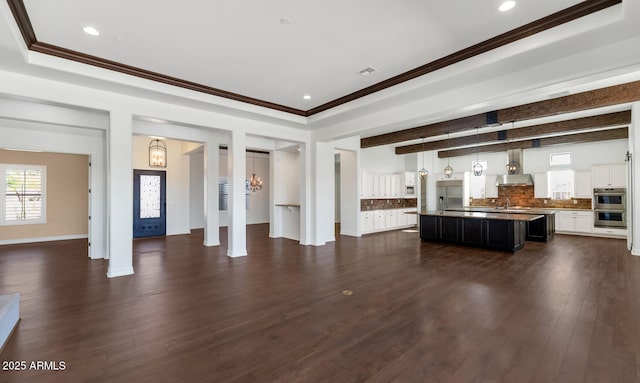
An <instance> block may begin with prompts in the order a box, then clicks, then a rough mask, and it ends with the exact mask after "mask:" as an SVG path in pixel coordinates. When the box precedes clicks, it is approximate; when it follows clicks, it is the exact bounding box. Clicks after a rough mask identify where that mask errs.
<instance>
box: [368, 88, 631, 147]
mask: <svg viewBox="0 0 640 383" xmlns="http://www.w3.org/2000/svg"><path fill="white" fill-rule="evenodd" d="M638 100H640V81H634V82H629V83H625V84H620V85H614V86H610V87H607V88H601V89H594V90H590V91H586V92H582V93H576V94H571V95H568V96H564V97H558V98H553V99H550V100H544V101H538V102H533V103H530V104H525V105H519V106H514V107H511V108H505V109H501V110H498V111H492V112H487V113H483V114H476V115H473V116H469V117H462V118H457V119H455V120H450V121H442V122H437V123H435V124H430V125H424V126H420V127H417V128H411V129H405V130H400V131H397V132H391V133H386V134H381V135H378V136H372V137H365V138H362V139H361V140H360V147H361V148H369V147H372V146H380V145H388V144H396V143H399V142H404V141H409V140H415V139H419V138H422V137H432V136H438V135H441V134H447V132H451V133H453V132H461V131H466V130H472V129H475V128H476V127H483V126H487V125H489V123H488V122H489V120H490V118H489V116H490V115H491V113H497V118H496V120H497V122H499V123H501V124H506V123H510V122H516V121H524V120H531V119H534V118H541V117H548V116H554V115H558V114H563V113H570V112H579V111H583V110H588V109H595V108H602V107H606V106H612V105H619V104H625V103H629V102H634V101H638Z"/></svg>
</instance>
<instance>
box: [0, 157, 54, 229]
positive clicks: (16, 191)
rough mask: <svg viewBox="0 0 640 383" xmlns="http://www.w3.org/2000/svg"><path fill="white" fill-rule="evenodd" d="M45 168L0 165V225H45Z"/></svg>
mask: <svg viewBox="0 0 640 383" xmlns="http://www.w3.org/2000/svg"><path fill="white" fill-rule="evenodd" d="M46 172H47V168H46V166H35V165H14V164H0V184H1V185H2V200H1V201H0V224H2V225H23V224H37V223H45V222H46V214H45V212H46V203H45V202H46V193H45V190H46Z"/></svg>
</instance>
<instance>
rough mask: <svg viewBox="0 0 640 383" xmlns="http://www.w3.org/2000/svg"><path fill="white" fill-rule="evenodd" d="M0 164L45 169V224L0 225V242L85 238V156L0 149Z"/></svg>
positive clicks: (86, 160)
mask: <svg viewBox="0 0 640 383" xmlns="http://www.w3.org/2000/svg"><path fill="white" fill-rule="evenodd" d="M0 163H2V164H21V165H46V167H47V188H46V204H47V216H46V218H47V222H46V223H45V224H35V225H15V226H0V240H12V239H24V238H43V237H57V236H69V235H87V233H88V229H87V226H88V215H89V212H88V210H89V209H88V203H89V199H88V190H89V186H88V185H89V171H88V163H89V159H88V156H85V155H78V154H59V153H34V152H20V151H12V150H1V149H0Z"/></svg>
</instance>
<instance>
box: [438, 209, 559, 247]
mask: <svg viewBox="0 0 640 383" xmlns="http://www.w3.org/2000/svg"><path fill="white" fill-rule="evenodd" d="M447 210H450V211H462V212H481V213H499V214H529V215H535V216H539V215H542V216H543V217H542V219H536V220H533V221H527V223H526V227H527V228H526V230H527V238H526V239H527V241H536V242H548V241H549V240H551V239H552V238H553V235H554V234H555V232H556V212H557V210H555V209H536V208H528V207H510V208H500V207H462V208H455V209H447Z"/></svg>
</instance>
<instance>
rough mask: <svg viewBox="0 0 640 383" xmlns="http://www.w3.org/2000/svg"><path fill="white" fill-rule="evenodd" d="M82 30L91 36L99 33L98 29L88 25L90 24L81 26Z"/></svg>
mask: <svg viewBox="0 0 640 383" xmlns="http://www.w3.org/2000/svg"><path fill="white" fill-rule="evenodd" d="M82 30H83V31H84V33H86V34H88V35H91V36H98V35H99V34H100V31H99V30H97V29H96V28H94V27H90V26H88V25H87V26H86V27H84V28H82Z"/></svg>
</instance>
